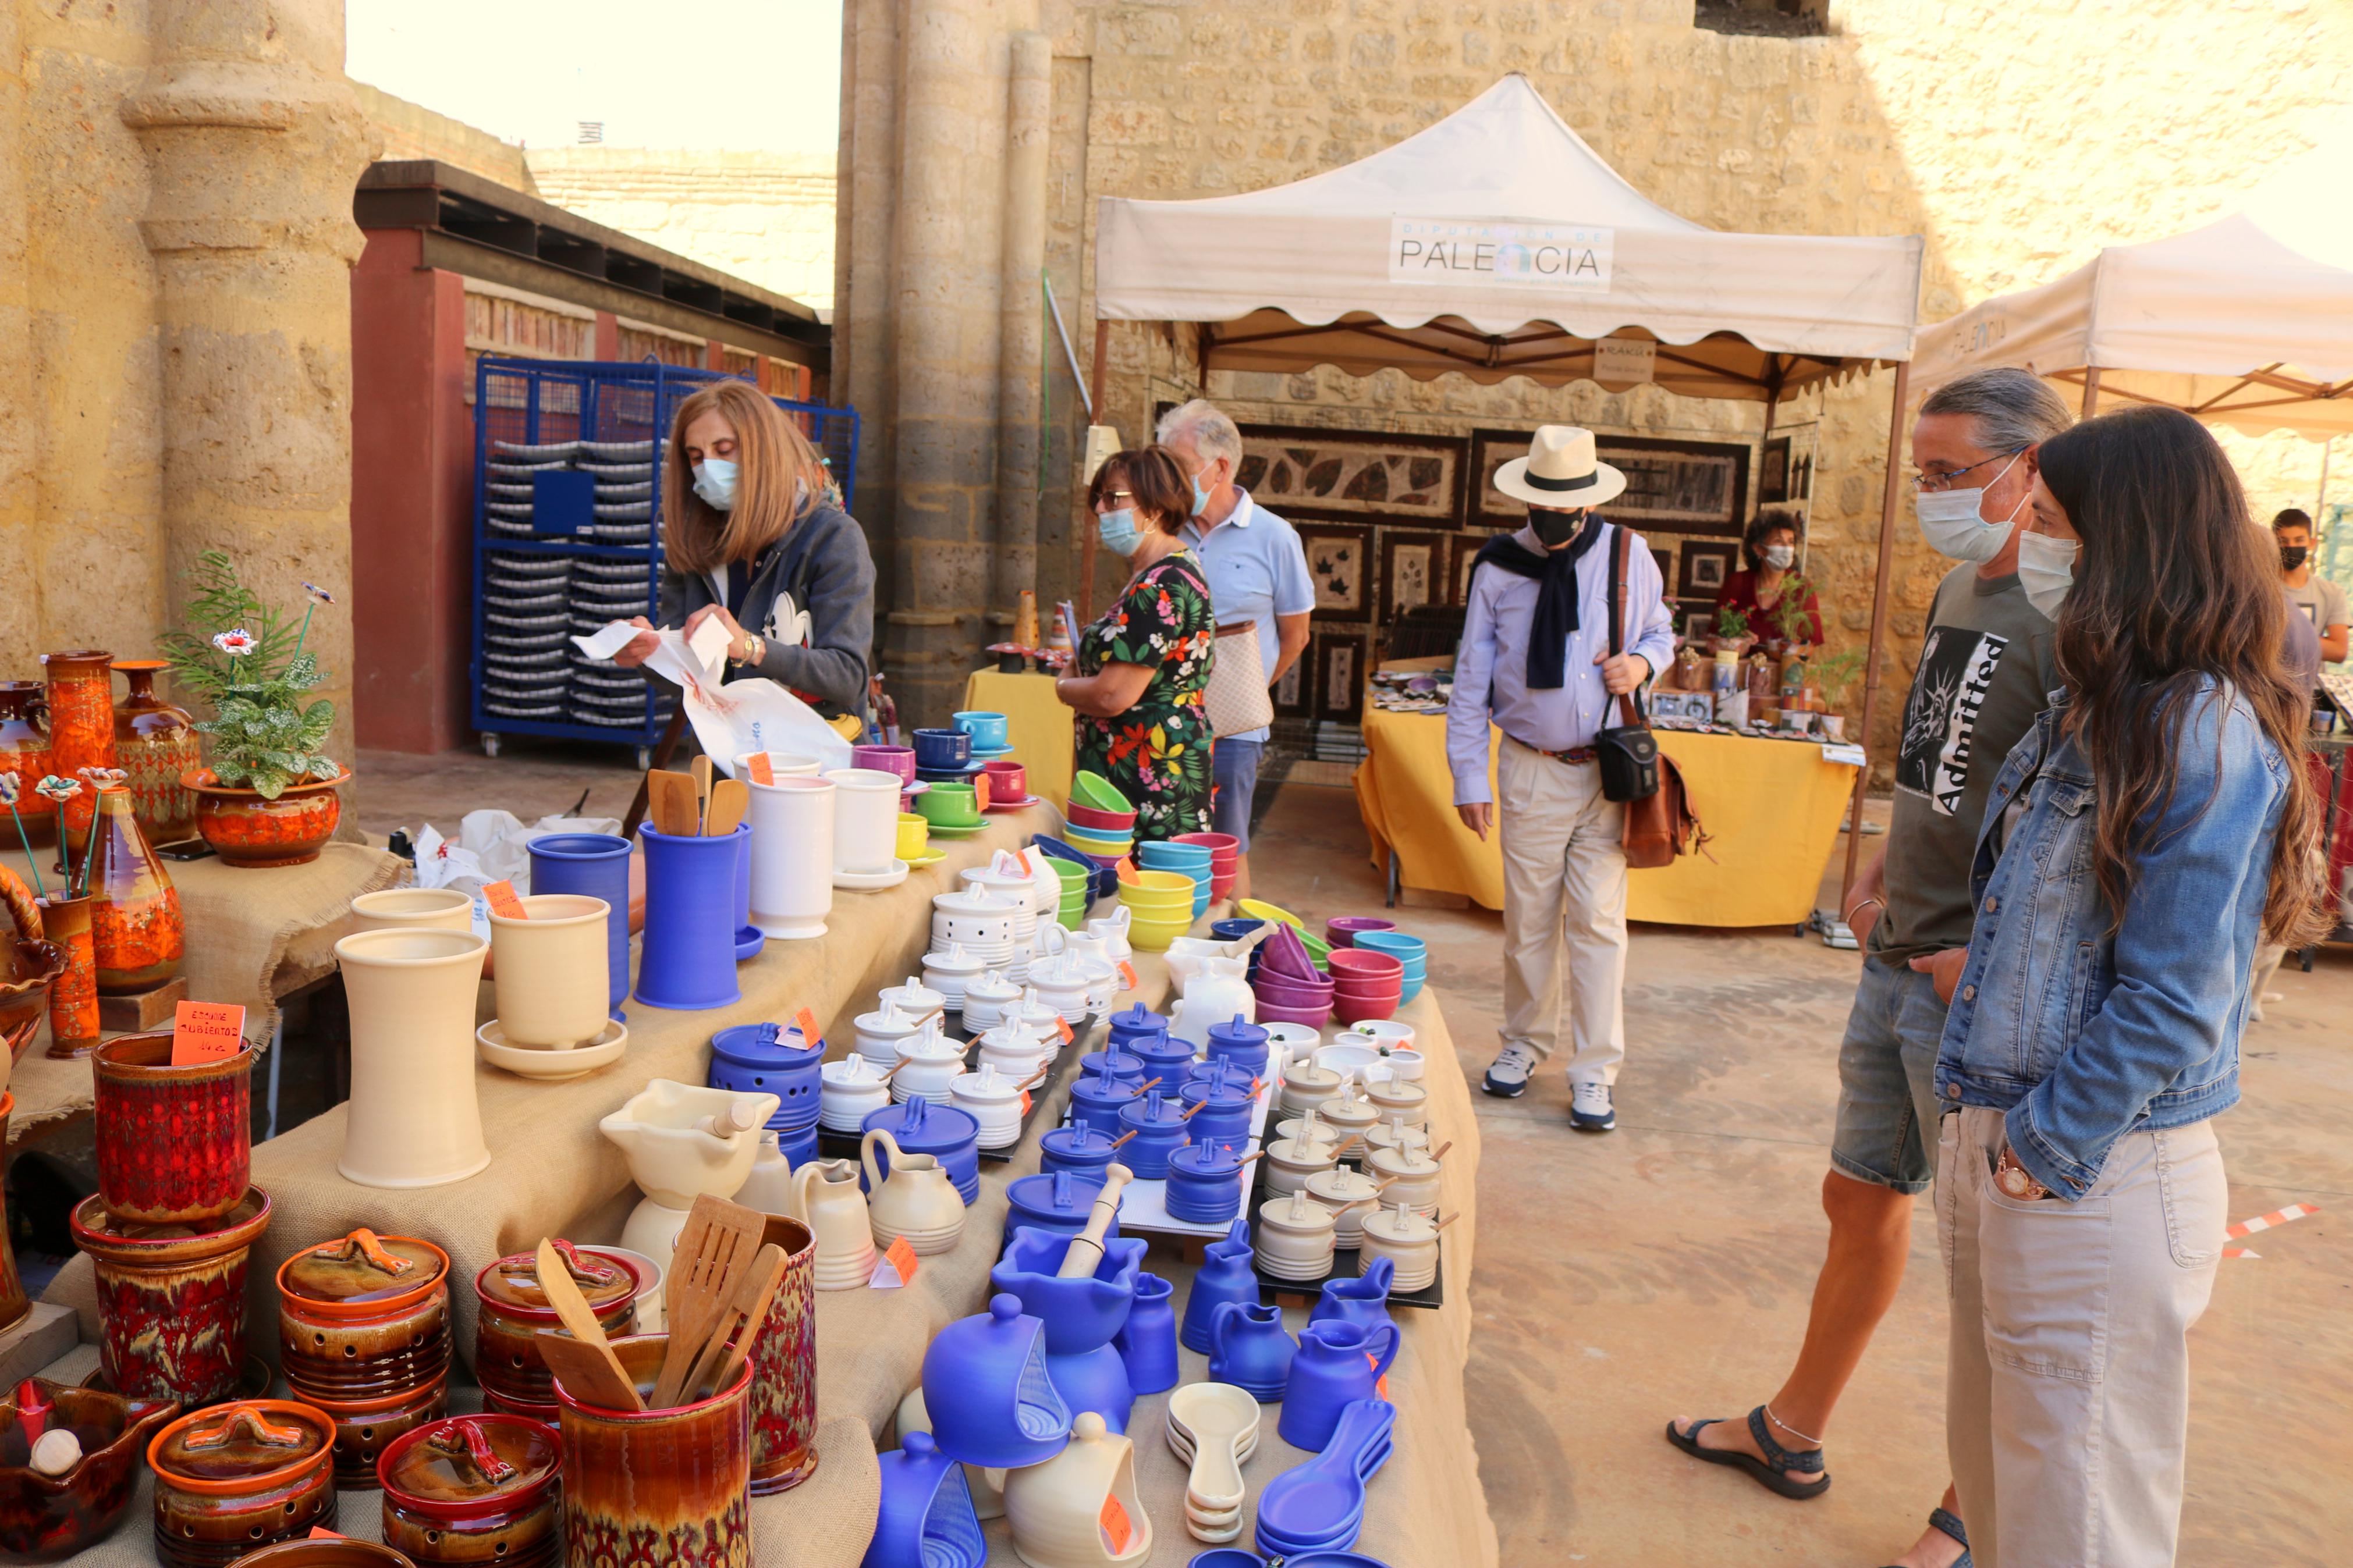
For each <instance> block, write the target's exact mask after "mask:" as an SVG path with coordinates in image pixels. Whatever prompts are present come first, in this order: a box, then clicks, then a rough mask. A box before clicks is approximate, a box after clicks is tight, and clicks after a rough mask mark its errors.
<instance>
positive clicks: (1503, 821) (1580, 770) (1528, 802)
mask: <svg viewBox="0 0 2353 1568" xmlns="http://www.w3.org/2000/svg"><path fill="white" fill-rule="evenodd" d="M1495 774H1496V780H1495V782H1496V787H1497V788H1498V790H1499V791H1500V792H1501V794H1502V795H1503V799H1502V800H1501V801H1500V802H1499V803H1498V804H1499V810H1498V813H1497V816H1498V822H1499V826H1498V830H1497V831H1498V835H1499V837H1500V839H1501V843H1502V847H1503V851H1504V1031H1503V1034H1504V1044H1505V1045H1511V1044H1514V1043H1517V1044H1520V1045H1524V1046H1526V1047H1528V1048H1529V1049H1530V1050H1532V1051H1534V1052H1535V1055H1536V1059H1537V1060H1539V1061H1543V1060H1546V1059H1549V1058H1551V1056H1552V1054H1553V1047H1555V1046H1556V1045H1557V1044H1558V1043H1559V1040H1560V956H1561V949H1562V947H1563V946H1564V941H1563V939H1564V937H1565V938H1566V943H1565V945H1566V946H1567V949H1568V1006H1569V1040H1570V1042H1571V1046H1572V1050H1571V1053H1570V1056H1569V1062H1568V1077H1569V1081H1570V1082H1572V1083H1605V1084H1606V1083H1615V1082H1617V1081H1618V1067H1619V1064H1620V1062H1623V1061H1624V1060H1625V1059H1626V1008H1625V1003H1624V997H1623V993H1624V990H1625V984H1626V853H1625V850H1624V848H1623V847H1621V844H1620V838H1621V837H1622V834H1623V832H1624V827H1625V821H1626V808H1625V807H1624V806H1622V805H1619V804H1617V803H1616V802H1614V801H1609V800H1605V799H1603V798H1602V795H1601V769H1600V767H1599V765H1598V764H1596V763H1564V762H1562V761H1560V760H1559V759H1557V758H1556V757H1547V756H1546V755H1545V754H1544V753H1543V752H1535V751H1530V750H1529V749H1528V748H1527V747H1525V746H1523V745H1521V744H1520V743H1519V742H1517V741H1514V740H1512V739H1510V738H1509V737H1506V738H1505V739H1504V742H1503V744H1502V747H1501V749H1500V752H1499V754H1498V756H1497V758H1496V762H1495Z"/></svg>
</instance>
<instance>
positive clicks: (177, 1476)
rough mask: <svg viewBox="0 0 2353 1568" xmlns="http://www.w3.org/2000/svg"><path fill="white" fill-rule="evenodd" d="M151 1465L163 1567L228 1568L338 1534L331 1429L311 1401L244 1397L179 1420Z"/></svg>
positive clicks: (162, 1435)
mask: <svg viewBox="0 0 2353 1568" xmlns="http://www.w3.org/2000/svg"><path fill="white" fill-rule="evenodd" d="M147 1464H148V1466H149V1468H152V1469H153V1471H154V1472H155V1560H156V1561H157V1562H158V1563H163V1564H164V1568H224V1565H226V1564H227V1563H234V1562H237V1561H239V1560H240V1559H243V1558H245V1557H246V1556H247V1554H248V1553H249V1552H255V1551H256V1550H257V1549H258V1548H259V1547H264V1546H269V1545H274V1544H275V1543H277V1542H280V1541H290V1540H294V1539H296V1538H299V1537H303V1536H308V1535H309V1534H310V1533H311V1531H312V1530H315V1529H324V1530H332V1529H334V1528H335V1524H336V1520H337V1515H336V1510H335V1428H334V1423H333V1422H332V1421H331V1420H329V1419H328V1417H327V1416H326V1415H324V1414H323V1413H322V1412H321V1411H317V1410H313V1409H311V1407H310V1406H309V1405H297V1404H296V1403H294V1402H293V1401H292V1400H290V1399H255V1400H240V1401H238V1402H237V1403H236V1404H234V1405H225V1406H223V1407H221V1408H218V1409H214V1410H199V1411H198V1412H196V1414H195V1415H183V1416H181V1417H180V1418H179V1419H178V1420H177V1421H174V1422H173V1423H172V1424H171V1425H170V1426H166V1427H164V1429H163V1430H162V1431H161V1432H158V1433H156V1434H155V1438H154V1441H153V1442H152V1443H150V1444H149V1445H148V1446H147ZM305 1544H308V1542H305Z"/></svg>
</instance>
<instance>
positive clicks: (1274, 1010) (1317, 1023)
mask: <svg viewBox="0 0 2353 1568" xmlns="http://www.w3.org/2000/svg"><path fill="white" fill-rule="evenodd" d="M1331 1016H1332V1009H1331V1008H1330V1007H1328V1006H1324V1007H1278V1006H1276V1005H1274V1004H1273V1003H1271V1002H1261V1003H1260V1004H1259V1006H1258V1021H1259V1022H1260V1023H1261V1024H1304V1025H1306V1026H1308V1027H1309V1028H1311V1029H1320V1028H1322V1027H1323V1026H1324V1024H1325V1023H1326V1022H1327V1021H1329V1020H1330V1018H1331Z"/></svg>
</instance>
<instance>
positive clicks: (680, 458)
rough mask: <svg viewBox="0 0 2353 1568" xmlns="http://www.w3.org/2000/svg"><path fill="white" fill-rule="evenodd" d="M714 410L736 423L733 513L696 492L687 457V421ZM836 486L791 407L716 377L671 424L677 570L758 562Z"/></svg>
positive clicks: (670, 540) (669, 543) (667, 546)
mask: <svg viewBox="0 0 2353 1568" xmlns="http://www.w3.org/2000/svg"><path fill="white" fill-rule="evenodd" d="M712 413H715V414H717V415H718V416H720V417H721V418H723V419H724V420H726V421H727V423H728V424H730V425H732V426H734V427H735V464H736V475H735V510H733V511H721V510H719V509H718V508H717V507H714V506H712V504H711V503H709V502H708V501H706V500H703V499H702V497H701V496H699V495H697V494H695V493H694V468H693V466H692V465H691V464H690V463H689V462H688V461H687V458H686V430H687V426H690V425H691V424H693V423H694V422H695V421H696V420H697V419H699V418H701V417H702V416H703V415H705V414H712ZM795 481H798V482H797V483H796V482H795ZM828 483H830V478H829V476H828V474H827V472H826V467H825V463H824V460H823V459H822V458H819V457H818V453H817V448H816V447H812V446H810V445H809V442H808V437H806V436H804V435H802V434H801V433H800V431H799V430H798V429H797V427H795V426H794V424H793V422H792V420H790V419H789V418H787V417H786V415H785V411H784V410H783V409H781V408H778V407H777V406H776V405H775V404H774V403H771V402H769V401H768V399H767V397H766V396H765V395H764V394H763V393H762V392H761V391H760V389H759V388H757V387H755V386H754V385H753V384H751V383H750V382H747V381H721V382H714V383H712V384H711V385H709V386H706V387H703V388H702V390H701V391H699V392H695V393H692V394H691V395H689V396H688V397H687V398H686V399H685V401H683V402H681V404H680V405H678V416H677V418H676V419H674V420H672V421H671V423H670V458H669V461H668V462H667V463H665V464H664V465H663V468H662V517H663V519H664V530H663V537H662V552H663V554H664V555H665V556H666V557H667V558H668V561H669V563H670V569H671V570H673V571H677V572H709V571H712V570H713V569H715V568H717V567H719V566H721V565H723V564H725V563H727V562H730V561H742V562H746V563H749V562H753V561H756V560H758V559H759V558H760V554H761V552H763V551H765V550H766V549H767V548H768V547H769V546H770V545H772V544H774V543H776V541H777V540H779V539H781V538H783V537H784V532H785V530H786V529H787V528H790V527H791V526H792V525H793V524H794V523H796V522H798V521H800V520H801V519H802V518H805V517H807V515H808V514H809V513H810V512H812V511H815V510H817V508H818V503H819V502H820V501H822V500H824V499H825V495H826V487H827V486H828Z"/></svg>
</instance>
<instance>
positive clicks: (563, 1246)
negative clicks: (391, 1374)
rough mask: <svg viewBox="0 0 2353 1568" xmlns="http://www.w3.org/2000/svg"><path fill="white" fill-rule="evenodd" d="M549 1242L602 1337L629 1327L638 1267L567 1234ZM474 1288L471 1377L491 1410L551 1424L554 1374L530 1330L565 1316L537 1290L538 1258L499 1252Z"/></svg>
mask: <svg viewBox="0 0 2353 1568" xmlns="http://www.w3.org/2000/svg"><path fill="white" fill-rule="evenodd" d="M555 1249H556V1251H557V1252H559V1253H562V1254H563V1255H564V1256H565V1262H566V1263H567V1264H568V1265H569V1266H570V1268H571V1274H572V1282H573V1283H574V1284H575V1285H577V1286H579V1287H580V1294H581V1295H582V1296H583V1297H585V1298H586V1300H587V1302H588V1310H590V1311H592V1312H594V1313H596V1321H597V1323H598V1325H599V1326H600V1327H602V1328H603V1329H604V1331H605V1337H606V1338H607V1339H611V1340H617V1339H621V1338H623V1337H625V1336H627V1335H628V1334H629V1333H631V1332H633V1331H634V1330H635V1324H636V1322H637V1306H636V1300H637V1294H638V1290H640V1289H643V1288H644V1286H645V1283H646V1281H644V1280H642V1279H639V1278H638V1269H637V1267H636V1266H635V1265H634V1264H632V1263H630V1262H628V1260H627V1259H626V1258H614V1257H611V1256H609V1255H608V1254H606V1253H602V1252H599V1251H597V1250H596V1248H595V1247H577V1248H575V1247H574V1246H573V1245H572V1244H571V1243H570V1242H568V1241H559V1242H557V1243H555ZM474 1295H475V1297H476V1298H477V1300H479V1301H480V1307H479V1308H478V1310H476V1311H475V1313H474V1376H475V1378H476V1379H477V1380H478V1381H480V1384H481V1385H482V1397H483V1398H484V1400H485V1401H487V1402H488V1403H489V1404H490V1405H491V1408H492V1409H496V1410H505V1411H512V1413H514V1414H515V1415H528V1416H531V1417H533V1419H535V1420H540V1421H544V1422H548V1423H550V1424H551V1425H552V1424H554V1421H555V1419H556V1408H555V1381H554V1378H552V1377H550V1376H549V1375H548V1371H547V1363H545V1362H543V1361H542V1360H540V1357H539V1345H538V1342H537V1341H536V1340H534V1339H533V1335H534V1334H536V1333H537V1332H538V1331H540V1330H542V1329H560V1328H562V1327H563V1326H564V1322H563V1320H562V1319H560V1318H558V1317H557V1316H556V1315H555V1309H554V1308H553V1307H551V1306H549V1305H548V1304H547V1292H546V1291H544V1290H543V1289H540V1285H539V1260H538V1259H537V1258H535V1257H534V1256H533V1254H531V1253H528V1252H519V1253H517V1254H515V1255H514V1256H513V1257H512V1258H500V1259H499V1260H498V1261H497V1262H496V1263H493V1264H491V1266H490V1267H489V1268H485V1269H483V1270H482V1271H481V1272H480V1274H478V1275H476V1276H475V1277H474Z"/></svg>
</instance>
